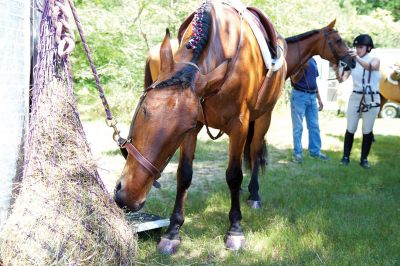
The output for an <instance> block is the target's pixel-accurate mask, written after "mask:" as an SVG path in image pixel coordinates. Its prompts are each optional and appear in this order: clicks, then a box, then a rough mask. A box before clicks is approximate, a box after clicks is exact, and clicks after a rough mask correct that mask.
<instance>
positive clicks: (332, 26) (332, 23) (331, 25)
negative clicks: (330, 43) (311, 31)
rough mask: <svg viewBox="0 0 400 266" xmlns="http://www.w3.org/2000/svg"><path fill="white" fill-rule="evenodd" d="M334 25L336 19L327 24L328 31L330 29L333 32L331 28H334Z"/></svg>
mask: <svg viewBox="0 0 400 266" xmlns="http://www.w3.org/2000/svg"><path fill="white" fill-rule="evenodd" d="M335 24H336V19H334V20H332V22H331V23H329V25H328V29H331V30H333V28H334V27H335Z"/></svg>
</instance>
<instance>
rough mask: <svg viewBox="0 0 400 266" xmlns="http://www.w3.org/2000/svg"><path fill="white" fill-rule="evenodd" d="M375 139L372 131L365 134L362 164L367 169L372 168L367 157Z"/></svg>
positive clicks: (362, 147)
mask: <svg viewBox="0 0 400 266" xmlns="http://www.w3.org/2000/svg"><path fill="white" fill-rule="evenodd" d="M373 140H374V135H373V134H372V132H370V133H368V134H364V135H363V140H362V146H361V159H360V165H361V167H363V168H365V169H369V168H371V166H370V165H369V163H368V160H367V157H368V154H369V151H370V150H371V145H372V141H373Z"/></svg>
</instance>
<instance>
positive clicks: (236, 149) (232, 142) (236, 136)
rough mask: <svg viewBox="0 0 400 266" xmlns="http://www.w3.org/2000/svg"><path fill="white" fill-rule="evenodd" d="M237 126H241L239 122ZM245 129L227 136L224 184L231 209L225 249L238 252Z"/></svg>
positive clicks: (239, 245) (241, 240)
mask: <svg viewBox="0 0 400 266" xmlns="http://www.w3.org/2000/svg"><path fill="white" fill-rule="evenodd" d="M239 124H241V123H240V122H239ZM247 129H248V128H247V127H246V128H244V127H243V125H242V124H241V128H240V129H238V130H236V131H235V132H230V134H229V165H228V168H227V170H226V182H227V184H228V186H229V190H230V193H231V209H230V211H229V221H230V228H229V230H228V232H227V234H226V236H225V247H226V248H227V249H230V250H239V249H241V248H243V247H244V245H245V238H244V233H243V230H242V228H241V226H240V221H241V220H242V213H241V211H240V186H241V184H242V180H243V172H242V156H241V155H242V152H243V146H244V143H245V140H246V135H247Z"/></svg>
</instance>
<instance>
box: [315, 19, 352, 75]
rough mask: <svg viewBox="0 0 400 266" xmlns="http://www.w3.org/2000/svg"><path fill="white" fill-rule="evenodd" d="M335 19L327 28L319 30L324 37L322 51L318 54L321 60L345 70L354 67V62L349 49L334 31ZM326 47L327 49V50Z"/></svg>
mask: <svg viewBox="0 0 400 266" xmlns="http://www.w3.org/2000/svg"><path fill="white" fill-rule="evenodd" d="M335 23H336V19H334V20H333V21H332V22H331V23H329V25H328V26H326V27H325V28H322V29H321V32H323V34H324V37H323V39H322V40H321V41H323V42H324V43H323V45H322V49H321V50H320V51H319V54H320V56H321V57H322V58H324V59H326V60H328V61H330V62H331V63H332V64H335V65H339V66H342V67H344V68H345V69H346V70H349V69H350V68H354V67H355V66H356V62H355V60H354V59H353V58H352V57H351V56H350V55H349V47H348V46H347V45H346V43H345V42H344V41H343V39H342V37H341V36H340V34H339V32H338V31H337V30H335V29H334V27H335ZM327 46H328V47H329V48H328V49H327Z"/></svg>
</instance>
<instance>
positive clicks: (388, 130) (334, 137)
mask: <svg viewBox="0 0 400 266" xmlns="http://www.w3.org/2000/svg"><path fill="white" fill-rule="evenodd" d="M319 120H320V130H321V137H322V150H323V151H341V150H342V146H343V142H342V137H343V135H344V132H345V131H346V118H345V117H336V116H335V115H333V114H332V113H329V112H321V113H320V119H319ZM83 126H84V129H85V132H86V134H87V139H88V141H89V143H90V146H91V148H92V152H93V155H94V158H95V160H96V162H97V164H98V171H99V174H100V176H101V178H102V179H103V182H104V183H105V185H106V187H107V189H108V190H109V191H113V189H114V186H115V182H116V180H117V179H118V177H119V176H120V174H121V172H122V169H123V166H124V163H125V160H124V158H123V157H122V156H119V150H118V147H117V145H116V144H115V142H114V141H113V140H112V133H113V131H112V130H111V129H110V128H108V127H107V126H106V125H105V123H104V122H103V121H94V122H84V124H83ZM119 128H120V129H121V131H122V136H125V135H126V134H127V133H128V129H129V125H127V124H120V125H119ZM212 132H213V134H216V133H217V132H218V131H217V130H213V131H212ZM374 133H375V134H376V135H394V136H399V134H400V119H381V118H380V119H377V120H376V123H375V127H374ZM355 136H356V138H360V137H361V136H362V134H361V122H360V124H359V129H358V131H357V132H356V135H355ZM208 139H209V137H208V135H207V133H206V132H205V130H202V131H201V132H200V134H199V140H208ZM221 139H222V140H227V139H228V137H227V136H226V135H224V136H223V137H222V138H221ZM266 139H267V142H268V145H270V146H271V145H272V146H273V147H274V148H275V149H280V150H291V149H292V147H293V146H292V142H293V140H292V123H291V117H290V110H289V107H282V108H279V109H277V110H276V111H274V113H273V116H272V122H271V127H270V129H269V131H268V133H267V136H266ZM307 145H308V132H307V126H306V124H305V123H304V134H303V147H304V148H305V149H306V148H307ZM274 158H275V157H274V156H273V158H272V160H275V159H274ZM225 159H226V158H223V160H225ZM270 160H271V159H270ZM221 162H222V161H221V160H216V161H214V160H212V161H207V162H206V163H205V162H200V161H198V162H196V161H195V164H194V178H193V185H194V186H195V187H198V186H196V184H197V182H202V180H204V178H206V179H207V180H212V179H213V178H218V179H219V178H225V177H224V176H225V168H226V165H222V164H221ZM279 162H280V163H286V159H279ZM279 162H278V163H279ZM177 166H178V164H177V163H176V162H171V163H170V164H169V165H168V166H167V168H166V169H165V170H164V173H163V177H162V181H163V185H164V183H170V182H171V184H168V186H169V185H171V186H175V174H176V168H177Z"/></svg>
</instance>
